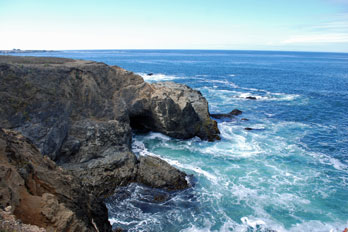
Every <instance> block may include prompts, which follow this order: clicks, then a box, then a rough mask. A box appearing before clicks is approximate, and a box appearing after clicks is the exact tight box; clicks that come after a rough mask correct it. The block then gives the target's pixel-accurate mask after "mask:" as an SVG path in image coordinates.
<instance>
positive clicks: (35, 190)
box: [0, 129, 111, 231]
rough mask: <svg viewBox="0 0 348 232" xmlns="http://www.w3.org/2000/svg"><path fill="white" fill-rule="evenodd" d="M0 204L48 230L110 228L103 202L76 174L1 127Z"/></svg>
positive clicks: (104, 229)
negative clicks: (64, 168)
mask: <svg viewBox="0 0 348 232" xmlns="http://www.w3.org/2000/svg"><path fill="white" fill-rule="evenodd" d="M8 206H11V208H9V207H8ZM0 207H1V208H5V207H6V209H9V210H7V211H11V213H13V215H14V216H15V217H16V218H17V219H20V220H21V221H22V222H23V223H25V224H32V225H36V226H38V227H43V228H46V229H47V230H48V231H95V230H96V228H97V229H98V230H99V231H111V226H110V224H109V222H108V220H107V209H106V207H105V205H104V203H103V202H102V201H101V200H99V199H98V198H96V197H94V196H92V195H89V194H88V193H87V191H85V190H84V188H83V186H81V182H80V181H79V179H78V178H76V177H75V176H73V175H71V174H69V173H68V172H66V171H64V170H63V169H61V168H60V167H58V166H56V164H55V163H54V162H53V161H51V160H50V159H49V158H48V157H47V156H45V157H43V156H42V155H41V154H40V152H39V151H38V149H37V148H36V146H35V145H33V144H32V143H31V142H30V140H28V139H26V138H25V137H23V136H22V135H21V134H20V133H18V132H14V131H9V130H2V129H0Z"/></svg>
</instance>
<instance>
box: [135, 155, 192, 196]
mask: <svg viewBox="0 0 348 232" xmlns="http://www.w3.org/2000/svg"><path fill="white" fill-rule="evenodd" d="M137 182H138V183H142V184H145V185H147V186H150V187H153V188H163V189H168V190H181V189H185V188H188V187H189V184H188V182H187V181H186V174H185V173H184V172H181V171H179V170H178V169H176V168H173V167H172V166H170V165H169V164H168V163H167V162H165V161H163V160H161V159H159V158H157V157H153V156H141V157H140V158H139V164H138V173H137Z"/></svg>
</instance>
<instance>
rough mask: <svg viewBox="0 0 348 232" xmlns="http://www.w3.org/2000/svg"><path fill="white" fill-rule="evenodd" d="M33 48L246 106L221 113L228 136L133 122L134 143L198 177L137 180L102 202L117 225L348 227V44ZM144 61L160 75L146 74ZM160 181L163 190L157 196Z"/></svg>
mask: <svg viewBox="0 0 348 232" xmlns="http://www.w3.org/2000/svg"><path fill="white" fill-rule="evenodd" d="M32 55H46V56H47V55H50V56H63V57H71V58H82V59H89V60H96V61H101V62H105V63H107V64H111V65H118V66H121V67H123V68H125V69H128V70H131V71H134V72H136V73H139V74H140V75H142V76H143V77H144V79H145V80H146V81H148V82H155V81H163V80H170V81H176V82H179V83H184V84H187V85H189V86H191V87H192V88H194V89H197V90H200V91H201V92H202V93H203V95H204V96H205V97H206V98H207V99H208V101H209V107H210V112H211V113H227V112H230V111H231V110H232V109H235V108H238V109H240V110H242V111H243V114H242V115H241V116H238V117H236V118H235V119H234V120H218V123H219V124H218V125H219V129H220V131H221V137H222V140H221V141H217V142H213V143H211V142H205V141H201V140H200V139H198V138H193V139H190V140H177V139H172V138H169V137H166V136H164V135H161V134H159V133H149V134H138V135H136V134H135V135H134V140H133V150H134V152H135V153H136V154H137V155H154V156H159V157H161V158H163V159H165V160H167V161H168V162H169V163H171V164H172V165H174V166H176V167H178V168H180V169H181V170H183V171H185V172H186V173H188V174H192V176H191V177H190V178H189V181H190V182H191V183H192V185H193V187H192V188H190V189H188V190H185V191H182V192H174V193H165V192H163V191H160V190H152V189H149V188H146V187H144V186H139V185H135V184H133V185H131V186H129V187H128V188H123V189H120V190H118V194H117V195H115V196H114V197H112V198H110V199H109V200H108V202H107V203H108V208H109V211H110V213H109V214H110V221H111V222H112V223H113V226H114V227H115V228H116V227H121V228H124V229H128V230H129V231H274V230H275V231H330V230H331V231H343V230H344V228H345V227H348V117H347V113H348V54H344V53H306V52H261V51H175V50H174V51H165V50H162V51H156V50H153V51H151V50H145V51H142V50H129V51H127V50H123V51H63V52H58V53H47V54H32ZM149 72H151V73H154V75H152V76H147V75H146V73H149ZM248 96H253V97H256V100H249V99H246V97H248ZM242 118H247V119H249V120H248V121H244V120H241V119H242ZM245 127H251V128H254V130H251V131H247V130H245V129H244V128H245ZM154 191H155V192H157V193H156V194H165V195H166V196H167V200H166V201H165V202H161V203H158V202H153V194H154Z"/></svg>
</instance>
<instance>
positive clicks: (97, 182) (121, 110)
mask: <svg viewBox="0 0 348 232" xmlns="http://www.w3.org/2000/svg"><path fill="white" fill-rule="evenodd" d="M0 105H1V108H0V127H2V128H7V129H14V130H16V131H19V132H21V133H22V134H23V135H24V136H26V137H28V138H29V139H30V140H31V141H32V142H33V143H34V144H35V145H36V146H37V147H38V149H39V150H40V152H41V153H42V154H43V155H47V156H48V157H50V158H51V159H52V160H54V161H55V162H57V163H58V164H59V165H61V166H62V167H64V168H65V169H67V170H70V171H72V172H73V173H74V174H75V175H76V176H79V177H80V178H81V180H82V183H83V185H84V186H86V188H87V189H89V190H90V192H93V194H95V195H96V196H105V195H108V194H111V193H112V192H113V190H114V189H115V187H117V186H120V185H126V184H128V183H129V182H133V181H138V182H141V183H145V184H150V183H151V182H152V181H151V180H147V179H146V178H147V177H148V178H150V176H149V175H143V176H142V177H141V178H139V170H144V168H146V167H144V165H147V164H149V162H145V163H144V165H143V163H142V162H141V160H140V161H139V160H138V159H137V158H136V157H135V155H134V154H133V153H132V152H131V138H132V135H131V130H132V128H133V129H139V130H151V131H157V132H161V133H163V134H166V135H169V136H172V137H175V138H183V139H186V138H191V137H194V136H198V137H200V138H201V139H204V140H210V141H213V140H215V139H219V130H218V128H217V124H216V122H215V121H214V120H212V119H211V118H210V116H209V112H208V103H207V101H206V100H205V98H204V97H203V96H202V94H201V93H200V92H198V91H195V90H192V89H191V88H189V87H187V86H185V85H181V84H176V83H171V82H167V83H156V84H148V83H146V82H144V80H143V79H142V78H141V77H140V76H138V75H135V74H133V73H132V72H128V71H126V70H124V69H122V68H119V67H116V66H108V65H106V64H104V63H97V62H91V61H83V60H72V59H63V58H45V57H15V56H0ZM139 167H142V168H139ZM158 173H160V172H155V173H154V174H157V175H158V177H155V178H158V179H161V178H164V176H163V175H159V174H158ZM177 175H178V178H179V179H180V178H184V175H183V174H182V173H180V172H178V173H177ZM152 177H153V176H151V178H152ZM165 182H166V181H164V180H163V181H157V183H165ZM180 183H184V182H180ZM150 185H151V184H150ZM154 186H156V187H166V188H171V189H175V188H177V189H180V188H185V187H187V185H185V184H184V185H175V186H176V187H171V186H169V185H168V184H163V186H162V185H159V184H156V185H154Z"/></svg>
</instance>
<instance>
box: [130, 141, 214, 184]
mask: <svg viewBox="0 0 348 232" xmlns="http://www.w3.org/2000/svg"><path fill="white" fill-rule="evenodd" d="M132 151H133V152H134V153H135V154H138V155H141V156H147V155H148V156H154V157H158V158H161V159H162V160H164V161H166V162H167V163H169V164H170V165H173V166H175V167H178V168H182V169H187V170H191V171H194V172H195V173H197V174H200V175H203V176H205V177H206V178H207V179H209V180H210V181H213V182H217V181H218V178H217V177H216V176H215V175H213V174H211V173H209V172H207V171H205V170H203V169H201V168H200V167H196V166H194V165H191V164H182V163H180V162H179V161H177V160H172V159H169V158H166V157H162V156H160V155H157V154H155V153H152V152H150V151H148V149H147V148H146V147H145V145H144V143H143V142H141V141H139V140H137V139H134V140H133V143H132Z"/></svg>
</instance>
